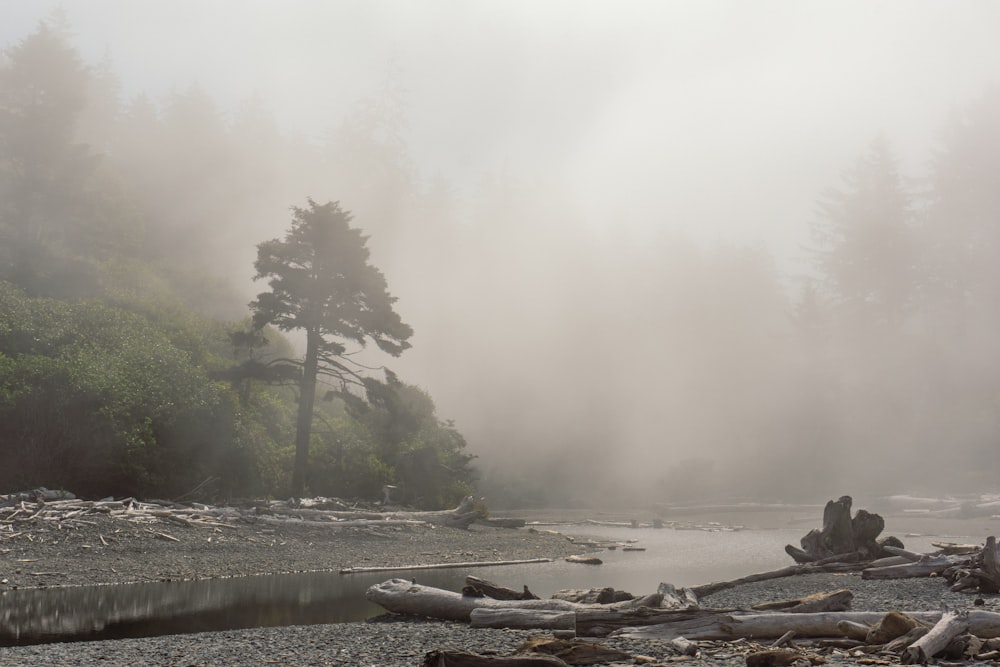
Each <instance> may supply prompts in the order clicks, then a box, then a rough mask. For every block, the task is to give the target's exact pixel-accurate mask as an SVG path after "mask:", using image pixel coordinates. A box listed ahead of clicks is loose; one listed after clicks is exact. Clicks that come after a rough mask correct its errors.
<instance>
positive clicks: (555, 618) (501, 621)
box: [469, 607, 576, 630]
mask: <svg viewBox="0 0 1000 667" xmlns="http://www.w3.org/2000/svg"><path fill="white" fill-rule="evenodd" d="M469 624H470V625H471V626H472V627H474V628H510V629H514V630H575V629H576V613H575V612H572V611H554V610H549V609H493V608H490V607H480V608H478V609H473V610H472V611H471V612H469Z"/></svg>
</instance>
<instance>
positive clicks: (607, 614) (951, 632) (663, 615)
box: [366, 577, 1000, 667]
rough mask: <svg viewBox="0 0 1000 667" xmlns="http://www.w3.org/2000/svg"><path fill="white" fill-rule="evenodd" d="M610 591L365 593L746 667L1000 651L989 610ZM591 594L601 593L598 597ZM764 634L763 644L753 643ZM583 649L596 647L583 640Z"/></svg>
mask: <svg viewBox="0 0 1000 667" xmlns="http://www.w3.org/2000/svg"><path fill="white" fill-rule="evenodd" d="M615 593H616V592H615V591H612V590H611V589H594V590H589V591H566V592H562V593H561V594H557V595H555V596H553V597H552V598H550V599H546V600H540V599H538V598H537V597H535V596H534V595H531V594H530V592H529V591H528V590H527V587H524V588H523V590H521V591H515V590H512V589H506V588H503V587H500V586H497V585H496V584H494V583H492V582H488V581H485V580H482V579H478V578H475V577H468V578H467V579H466V586H465V589H464V590H463V592H462V593H454V592H451V591H446V590H442V589H438V588H433V587H429V586H423V585H420V584H416V583H414V582H412V581H408V580H404V579H390V580H388V581H385V582H383V583H381V584H377V585H375V586H372V587H371V588H369V589H368V592H367V593H366V597H367V598H368V599H369V600H371V601H373V602H376V603H377V604H379V605H381V606H382V607H384V608H385V609H387V610H389V611H391V612H394V613H398V614H405V615H414V616H424V617H430V618H436V619H442V620H450V621H463V622H467V623H469V624H470V625H471V626H472V627H480V628H515V629H538V630H548V631H551V632H552V634H553V637H554V638H555V639H560V640H563V641H564V642H565V641H566V640H570V639H575V638H579V637H585V638H589V639H591V640H594V639H599V638H603V637H608V636H618V637H624V638H631V639H656V640H660V641H663V642H666V643H667V644H668V645H669V646H670V647H671V648H672V650H673V651H674V652H675V653H676V654H677V655H688V656H692V655H697V654H698V653H700V652H701V651H703V650H705V649H706V648H712V649H713V650H715V651H718V650H719V644H718V642H726V643H738V644H739V646H740V649H741V653H742V654H744V655H746V658H747V664H748V665H751V666H752V665H761V664H768V665H771V664H785V665H788V664H792V663H793V662H794V661H795V660H796V659H806V660H810V661H811V662H812V663H813V664H816V663H817V662H822V661H823V660H822V658H821V656H822V655H824V654H825V655H829V654H831V653H834V652H838V653H840V654H841V655H852V656H854V657H859V656H881V659H883V660H884V659H885V658H886V657H893V658H894V659H897V660H901V661H902V662H904V663H926V662H927V660H929V659H930V658H932V657H934V656H939V655H945V656H949V657H952V658H955V659H977V660H998V659H1000V614H998V613H996V612H989V611H983V610H974V611H961V612H958V611H947V612H922V611H921V612H898V611H892V612H888V613H886V612H863V611H850V602H851V599H852V597H853V595H852V594H851V592H850V591H848V590H844V589H841V590H836V591H829V592H823V593H818V594H815V595H811V596H808V597H806V598H802V599H797V600H787V601H779V602H770V603H764V604H761V605H756V606H754V607H753V608H751V609H742V610H735V609H712V608H702V607H701V606H700V604H699V603H698V601H697V599H696V597H695V595H694V592H693V590H691V589H681V590H677V589H675V588H674V587H672V586H669V585H667V584H661V586H660V589H659V590H658V591H657V592H656V593H654V594H652V595H647V596H645V597H642V598H633V597H632V596H630V595H628V594H622V593H621V592H617V593H618V598H620V599H617V600H616V599H615ZM600 597H603V599H604V600H607V601H606V602H603V603H601V602H597V601H596V600H597V599H599V598H600ZM763 640H767V641H769V642H770V644H768V645H763V644H761V643H760V642H762V641H763ZM772 640H773V641H772ZM706 642H707V643H706ZM730 649H731V650H736V649H735V647H730ZM577 650H582V649H579V648H578V649H577ZM587 651H589V652H591V653H592V652H595V651H597V649H596V648H594V647H593V646H592V647H590V648H588V649H587ZM588 654H589V653H588ZM434 656H435V660H437V662H434V663H426V664H439V665H448V666H451V667H467V666H469V665H495V666H496V667H507V666H508V665H511V666H512V665H515V664H518V663H516V662H511V660H512V658H509V657H508V658H492V657H484V656H478V657H476V659H475V660H473V656H472V654H467V653H463V652H447V651H438V652H435V653H434ZM562 659H563V660H564V662H563V663H561V664H592V663H588V662H572V661H570V660H567V659H566V658H565V656H564V657H563V658H562ZM775 661H776V662H775ZM553 664H560V663H553ZM885 664H888V663H885Z"/></svg>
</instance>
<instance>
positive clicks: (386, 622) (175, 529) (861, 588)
mask: <svg viewBox="0 0 1000 667" xmlns="http://www.w3.org/2000/svg"><path fill="white" fill-rule="evenodd" d="M91 519H93V520H92V521H91V522H90V523H87V524H82V525H78V526H77V527H75V528H66V527H63V528H60V527H59V526H58V525H49V526H46V525H30V526H29V525H23V526H21V533H22V535H20V536H14V537H10V536H9V535H10V534H8V536H2V535H0V537H2V539H0V580H2V581H3V582H4V583H3V584H0V591H3V590H5V589H6V590H9V589H12V588H14V587H19V588H24V587H33V586H54V585H79V584H95V583H124V582H134V581H150V580H164V579H179V578H212V577H228V576H235V575H247V574H259V573H279V572H301V571H311V570H336V569H340V568H343V567H351V566H376V565H377V566H400V565H413V564H419V563H430V562H460V561H487V560H512V559H522V558H543V557H547V558H561V557H564V556H567V555H571V554H580V553H582V552H583V551H582V550H581V547H580V546H579V545H578V544H573V543H572V542H571V541H570V540H569V539H567V537H566V536H564V535H559V534H553V533H550V532H547V531H544V530H539V531H529V530H526V529H517V530H514V529H503V528H494V527H487V526H479V525H474V526H472V527H471V528H470V529H469V530H460V529H452V528H442V527H436V528H435V527H428V526H385V527H378V528H371V527H362V528H341V529H330V528H324V527H316V526H306V525H301V526H296V525H288V526H274V525H269V524H264V523H260V524H254V523H246V524H242V525H239V526H236V527H229V528H216V529H206V528H205V527H186V526H180V525H169V526H165V525H163V524H155V525H143V524H133V523H129V522H122V521H119V520H115V519H112V518H110V517H103V516H101V517H94V518H92V517H88V520H91ZM994 526H995V522H994V523H993V524H992V525H990V524H983V525H982V526H979V525H977V526H976V527H975V529H976V530H978V529H979V528H990V527H994ZM574 528H579V531H578V532H577V531H574V534H577V535H579V536H581V537H583V536H586V526H585V525H580V526H574ZM968 528H969V527H966V526H959V527H957V530H959V531H960V530H964V529H968ZM158 533H162V534H166V535H169V537H170V538H172V539H168V538H165V537H163V536H162V535H158ZM11 534H12V533H11ZM945 534H946V533H945ZM971 534H976V533H971ZM29 535H30V538H29V537H28V536H29ZM984 535H985V533H984ZM390 576H391V575H387V577H386V578H389V577H390ZM598 579H599V574H598V571H596V570H595V582H594V585H595V586H600V585H601V584H600V582H599V581H598ZM528 583H530V582H528ZM836 588H847V589H849V590H851V591H852V592H853V593H854V596H855V597H854V600H853V603H852V606H853V608H854V609H856V610H872V611H883V610H884V611H889V610H892V609H907V610H931V611H934V610H940V609H941V608H942V607H943V606H947V607H949V608H956V609H964V608H970V607H971V606H972V604H973V599H974V598H975V597H976V596H972V595H969V594H958V593H949V592H948V591H947V587H946V586H945V584H944V582H943V581H941V580H939V579H927V578H925V579H907V580H896V581H886V582H875V581H863V580H861V578H860V576H858V575H833V574H814V575H808V576H798V577H787V578H783V579H777V580H772V581H767V582H759V583H756V584H748V585H742V586H738V587H736V588H733V589H729V590H725V591H721V592H719V593H716V594H714V595H712V596H710V597H708V598H706V599H705V600H704V601H703V606H711V607H715V608H740V607H749V606H750V605H752V604H756V603H759V602H764V601H772V600H785V599H791V598H797V597H802V596H805V595H808V594H811V593H815V592H819V591H828V590H833V589H836ZM2 600H3V597H2V594H0V608H2ZM983 603H984V606H985V607H986V608H987V609H991V610H995V611H1000V601H998V600H997V599H996V596H986V598H985V599H984V600H983ZM537 634H539V633H538V632H537V631H513V630H485V629H470V628H468V627H467V626H465V625H464V624H458V623H448V622H436V621H425V620H419V619H399V618H394V617H388V616H386V617H380V618H378V619H374V620H372V621H368V622H363V623H342V624H335V625H313V626H292V627H273V628H260V629H249V630H235V631H225V632H211V633H201V634H187V635H173V636H165V637H155V638H145V639H123V640H116V641H93V642H79V643H72V644H67V643H64V644H47V645H37V646H19V647H6V648H0V667H5V666H12V667H13V666H15V665H18V666H19V665H81V666H91V665H151V666H152V665H156V666H160V665H162V666H168V665H169V666H194V665H198V666H209V665H288V666H298V665H380V666H396V665H399V666H403V665H407V666H414V665H420V664H421V661H422V659H423V656H424V655H425V654H426V653H427V652H428V651H431V650H434V649H456V650H467V651H472V652H477V653H483V654H494V655H509V654H511V653H512V652H513V651H514V649H516V647H517V646H518V645H519V644H520V643H521V642H522V641H524V640H525V639H526V638H528V637H530V636H534V635H537ZM604 643H605V644H606V645H607V646H610V647H613V648H618V649H621V650H623V651H626V652H627V653H629V654H630V655H633V656H635V655H644V656H649V657H650V658H651V659H652V660H653V661H652V663H650V664H668V663H672V662H676V661H681V660H683V661H685V662H687V663H688V664H691V665H692V666H693V667H706V666H707V665H744V664H746V663H745V657H744V652H745V650H746V649H745V647H743V648H740V647H736V646H731V645H727V644H724V643H706V645H705V646H704V648H703V650H702V652H701V654H700V655H699V657H698V658H697V659H692V658H686V657H683V656H680V655H679V654H678V653H677V652H676V651H675V650H673V649H672V648H671V647H669V646H668V645H667V644H666V643H665V642H661V641H653V640H625V639H615V638H610V639H607V640H605V641H604ZM859 659H860V657H859V656H850V655H847V654H838V655H833V656H827V662H828V664H845V665H846V664H852V665H853V664H863V663H862V662H858V660H859ZM620 664H632V663H631V661H628V662H623V663H620Z"/></svg>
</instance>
